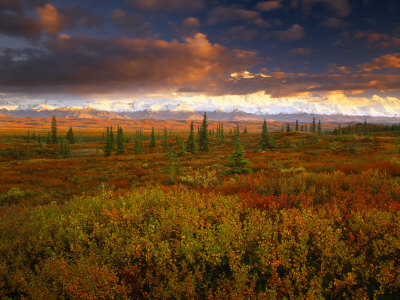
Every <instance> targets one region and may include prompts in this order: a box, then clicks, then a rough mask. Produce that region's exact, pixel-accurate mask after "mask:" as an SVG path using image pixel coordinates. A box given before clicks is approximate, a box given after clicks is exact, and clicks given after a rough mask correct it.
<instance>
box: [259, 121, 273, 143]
mask: <svg viewBox="0 0 400 300" xmlns="http://www.w3.org/2000/svg"><path fill="white" fill-rule="evenodd" d="M275 147H276V144H275V139H274V136H273V134H271V135H270V134H269V133H268V127H267V121H265V120H264V123H263V126H262V130H261V139H260V141H259V142H258V147H257V149H258V150H261V151H262V150H266V149H271V148H275Z"/></svg>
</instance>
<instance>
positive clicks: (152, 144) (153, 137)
mask: <svg viewBox="0 0 400 300" xmlns="http://www.w3.org/2000/svg"><path fill="white" fill-rule="evenodd" d="M149 146H150V148H155V147H156V135H155V133H154V127H153V128H151V135H150V145H149Z"/></svg>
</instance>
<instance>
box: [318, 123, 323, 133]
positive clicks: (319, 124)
mask: <svg viewBox="0 0 400 300" xmlns="http://www.w3.org/2000/svg"><path fill="white" fill-rule="evenodd" d="M321 130H322V128H321V120H318V128H317V131H318V134H321Z"/></svg>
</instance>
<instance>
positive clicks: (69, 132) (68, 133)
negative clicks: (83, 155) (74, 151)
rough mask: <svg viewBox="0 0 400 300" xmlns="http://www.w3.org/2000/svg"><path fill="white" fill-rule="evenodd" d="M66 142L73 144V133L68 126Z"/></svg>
mask: <svg viewBox="0 0 400 300" xmlns="http://www.w3.org/2000/svg"><path fill="white" fill-rule="evenodd" d="M67 141H68V143H70V144H75V138H74V132H73V131H72V127H71V126H70V127H69V129H68V132H67Z"/></svg>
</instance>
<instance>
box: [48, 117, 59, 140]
mask: <svg viewBox="0 0 400 300" xmlns="http://www.w3.org/2000/svg"><path fill="white" fill-rule="evenodd" d="M50 142H51V143H52V144H57V142H58V138H57V121H56V117H55V116H53V117H52V118H51V130H50Z"/></svg>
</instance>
